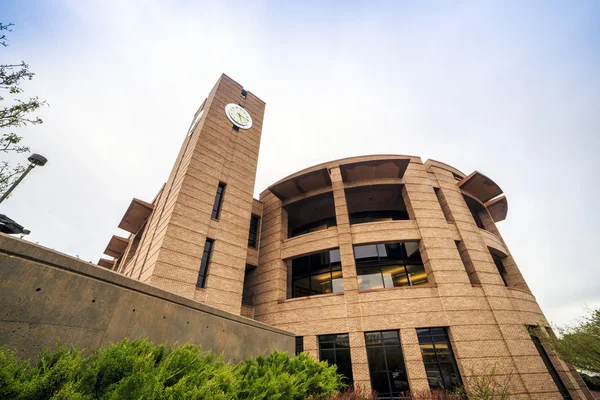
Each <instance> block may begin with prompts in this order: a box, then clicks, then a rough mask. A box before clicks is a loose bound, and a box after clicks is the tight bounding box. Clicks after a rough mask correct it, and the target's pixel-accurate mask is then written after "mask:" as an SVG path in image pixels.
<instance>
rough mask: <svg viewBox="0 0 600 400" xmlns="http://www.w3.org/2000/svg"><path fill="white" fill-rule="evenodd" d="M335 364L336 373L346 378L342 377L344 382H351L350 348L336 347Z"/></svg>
mask: <svg viewBox="0 0 600 400" xmlns="http://www.w3.org/2000/svg"><path fill="white" fill-rule="evenodd" d="M335 364H336V365H337V367H338V374H342V375H344V376H345V377H346V379H344V383H349V382H352V380H353V379H352V361H351V358H350V349H347V350H343V349H341V350H338V349H336V354H335Z"/></svg>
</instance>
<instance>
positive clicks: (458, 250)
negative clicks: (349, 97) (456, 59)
mask: <svg viewBox="0 0 600 400" xmlns="http://www.w3.org/2000/svg"><path fill="white" fill-rule="evenodd" d="M264 109H265V103H264V102H263V101H262V100H260V99H259V98H258V97H256V96H255V95H254V94H253V93H251V92H249V91H246V90H244V89H243V87H242V86H241V85H239V84H238V83H236V82H235V81H233V80H232V79H230V78H229V77H227V76H226V75H222V76H221V78H220V79H219V81H218V82H217V84H216V85H215V87H214V88H213V90H212V91H211V92H210V94H209V96H208V98H207V99H206V100H205V101H204V103H203V104H202V106H201V107H200V109H199V110H198V112H197V113H196V115H195V116H194V119H193V122H192V125H191V127H190V129H189V132H188V133H187V135H186V137H185V140H184V143H183V146H182V148H181V151H180V153H179V155H178V157H177V160H176V162H175V166H174V167H173V170H172V172H171V174H170V176H169V179H168V181H167V182H166V184H165V185H164V186H163V187H162V189H161V190H160V191H159V193H158V195H157V196H156V198H155V199H154V200H153V201H152V202H144V201H141V200H138V199H134V200H133V201H132V202H131V204H130V206H129V208H128V209H127V211H126V213H125V215H124V217H123V219H122V220H121V222H120V224H119V227H120V228H122V229H124V230H126V231H128V232H130V233H131V234H130V235H129V237H128V238H122V237H118V236H113V238H112V239H111V240H110V242H109V244H108V246H107V248H106V251H105V254H107V255H110V256H112V257H113V258H114V259H113V260H107V259H101V260H100V262H99V265H101V266H104V267H107V268H110V269H113V270H116V271H118V272H120V273H122V274H124V275H126V276H128V277H131V278H133V279H137V280H141V281H143V282H146V283H149V284H152V285H154V286H157V287H159V288H162V289H165V290H168V291H171V292H174V293H176V294H179V295H183V296H185V297H188V298H190V299H194V300H196V301H198V302H201V303H205V304H208V305H211V306H214V307H217V308H220V309H222V310H224V311H228V312H230V313H234V314H238V315H242V316H245V317H248V318H253V319H255V320H258V321H261V322H265V323H267V324H270V325H272V326H275V327H277V328H282V329H285V330H289V331H292V332H294V333H295V334H296V344H297V350H298V351H306V352H309V353H311V354H312V355H314V356H315V357H317V358H319V359H321V360H328V361H330V362H332V363H335V364H337V366H338V370H339V371H340V372H342V373H343V374H344V375H345V376H346V377H347V381H348V382H354V383H359V384H364V385H370V386H372V387H373V388H374V389H375V390H377V391H378V392H379V393H380V396H381V397H382V398H386V396H387V398H392V397H394V396H397V395H398V394H399V393H401V392H405V391H408V390H427V389H428V388H436V387H445V388H452V387H454V386H458V385H460V384H461V383H463V382H465V381H466V380H468V379H469V377H470V376H472V375H473V374H478V373H479V374H481V373H482V371H490V370H491V369H492V368H495V370H496V373H497V374H499V375H506V376H510V380H511V383H512V393H513V394H514V398H515V399H544V400H546V399H591V395H590V393H589V391H588V390H587V389H586V388H585V385H584V384H583V382H582V380H581V378H580V377H579V375H578V374H577V373H576V372H575V371H574V369H573V368H572V367H571V366H569V365H567V364H566V363H564V362H563V361H561V360H560V359H558V358H557V357H556V356H554V355H553V354H549V353H547V352H546V351H545V350H544V348H543V347H542V346H541V344H540V343H539V341H538V339H537V338H536V337H535V336H532V335H530V331H531V329H532V327H535V329H537V330H538V332H540V333H541V334H548V333H547V332H548V331H549V328H548V327H549V324H548V321H547V320H546V318H545V317H544V314H543V313H542V311H541V309H540V307H539V305H538V304H537V303H536V301H535V297H534V296H533V295H532V293H531V291H530V290H529V287H528V286H527V284H526V282H525V281H524V279H523V277H522V275H521V273H520V272H519V269H518V267H517V264H516V263H515V260H513V258H512V256H511V254H510V251H509V250H508V248H507V247H506V244H505V243H504V241H503V239H502V236H501V235H500V233H499V231H498V229H497V227H496V223H497V222H500V221H502V220H503V219H505V218H506V215H507V209H508V204H507V200H506V197H505V196H504V195H503V192H502V190H501V189H500V187H499V186H498V185H497V184H496V183H495V182H494V181H493V180H491V179H490V178H488V177H486V176H485V175H483V174H481V173H480V172H477V171H476V172H473V173H471V174H469V175H466V174H464V173H462V172H461V171H459V170H458V169H456V168H454V167H451V166H449V165H446V164H444V163H442V162H439V161H434V160H427V161H426V162H423V161H422V160H421V159H420V158H419V157H414V156H402V155H374V156H362V157H353V158H347V159H342V160H336V161H331V162H328V163H324V164H320V165H316V166H313V167H310V168H307V169H305V170H302V171H300V172H297V173H295V174H293V175H291V176H288V177H286V178H284V179H282V180H280V181H279V182H277V183H275V184H273V185H271V186H270V187H269V188H267V189H266V190H265V191H263V192H262V193H261V195H260V199H259V200H256V199H254V198H253V192H254V182H255V176H256V166H257V160H258V152H259V146H260V138H261V128H262V122H263V116H264Z"/></svg>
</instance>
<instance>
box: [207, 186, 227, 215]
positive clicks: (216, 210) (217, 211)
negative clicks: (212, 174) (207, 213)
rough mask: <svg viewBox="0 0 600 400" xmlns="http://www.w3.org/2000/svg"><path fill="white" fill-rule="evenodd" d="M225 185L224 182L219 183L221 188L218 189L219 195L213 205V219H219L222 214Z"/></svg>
mask: <svg viewBox="0 0 600 400" xmlns="http://www.w3.org/2000/svg"><path fill="white" fill-rule="evenodd" d="M225 186H226V185H225V184H224V183H223V182H219V186H218V187H217V195H216V196H215V204H214V205H213V210H212V214H211V217H212V218H214V219H219V214H221V204H222V203H223V194H224V193H225Z"/></svg>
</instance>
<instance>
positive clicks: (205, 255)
mask: <svg viewBox="0 0 600 400" xmlns="http://www.w3.org/2000/svg"><path fill="white" fill-rule="evenodd" d="M214 244H215V240H214V239H211V238H208V237H207V238H206V242H204V250H202V260H201V261H200V270H199V271H198V279H197V280H196V287H197V288H199V289H204V288H205V287H206V277H207V276H208V266H209V265H210V262H211V258H212V250H213V247H214Z"/></svg>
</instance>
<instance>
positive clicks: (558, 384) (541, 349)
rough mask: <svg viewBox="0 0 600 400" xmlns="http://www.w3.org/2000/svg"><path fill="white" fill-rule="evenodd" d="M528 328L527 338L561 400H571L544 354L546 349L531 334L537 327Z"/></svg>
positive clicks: (538, 339)
mask: <svg viewBox="0 0 600 400" xmlns="http://www.w3.org/2000/svg"><path fill="white" fill-rule="evenodd" d="M528 328H529V336H530V337H531V340H532V341H533V344H534V345H535V348H536V350H537V351H538V353H539V355H540V357H541V358H542V361H544V365H546V369H547V370H548V373H549V374H550V376H551V377H552V380H553V381H554V384H555V385H556V387H557V388H558V391H559V392H560V394H561V395H562V397H563V399H565V400H571V399H572V398H571V395H570V394H569V391H568V390H567V388H566V387H565V384H564V383H563V381H562V379H560V376H559V375H558V372H556V368H554V365H553V364H552V361H550V357H548V353H546V349H544V346H542V342H541V341H540V338H539V337H537V336H535V334H533V333H532V331H537V330H538V329H537V327H536V326H529V327H528Z"/></svg>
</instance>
